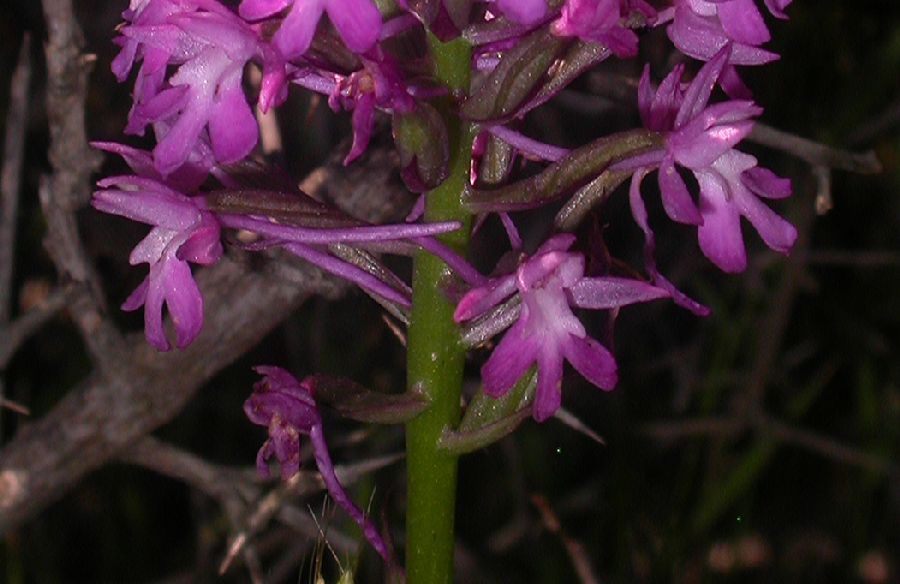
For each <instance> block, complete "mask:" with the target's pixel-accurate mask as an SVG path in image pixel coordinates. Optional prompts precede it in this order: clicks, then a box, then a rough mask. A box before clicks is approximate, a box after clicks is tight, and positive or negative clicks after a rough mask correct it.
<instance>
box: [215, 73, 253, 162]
mask: <svg viewBox="0 0 900 584" xmlns="http://www.w3.org/2000/svg"><path fill="white" fill-rule="evenodd" d="M241 72H242V67H240V66H237V65H235V66H233V67H232V69H231V71H230V72H229V73H227V74H226V75H224V76H223V77H222V78H221V79H220V80H219V88H218V91H217V92H216V95H215V97H214V98H213V100H212V104H211V106H210V108H209V139H210V142H211V143H212V149H213V153H214V154H215V156H216V160H217V161H218V162H220V163H223V164H230V163H232V162H237V161H239V160H241V159H242V158H244V157H245V156H247V155H248V154H250V151H251V150H253V147H254V146H256V142H257V139H258V135H259V131H258V128H257V125H256V118H255V117H254V116H253V112H252V111H251V110H250V106H249V105H247V99H246V98H245V97H244V91H243V88H242V87H241Z"/></svg>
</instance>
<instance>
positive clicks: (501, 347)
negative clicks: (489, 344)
mask: <svg viewBox="0 0 900 584" xmlns="http://www.w3.org/2000/svg"><path fill="white" fill-rule="evenodd" d="M523 318H525V317H520V318H519V321H518V322H516V324H514V325H513V326H512V328H510V329H509V330H508V331H507V332H506V335H504V337H503V339H501V340H500V343H499V344H498V345H497V347H496V348H495V349H494V352H493V353H491V356H490V358H489V359H488V360H487V361H486V362H485V364H484V365H483V366H482V367H481V381H482V383H483V384H484V392H485V393H486V394H488V395H490V396H493V397H500V396H502V395H504V394H506V392H507V391H509V389H510V388H511V387H512V386H513V385H515V384H516V382H517V381H519V379H521V378H522V376H523V375H525V373H526V372H527V371H528V368H529V367H531V365H532V364H533V363H534V361H535V358H536V356H537V351H538V349H539V347H538V344H537V341H536V339H535V338H534V337H526V336H525V333H526V332H527V328H526V324H525V321H524V320H523Z"/></svg>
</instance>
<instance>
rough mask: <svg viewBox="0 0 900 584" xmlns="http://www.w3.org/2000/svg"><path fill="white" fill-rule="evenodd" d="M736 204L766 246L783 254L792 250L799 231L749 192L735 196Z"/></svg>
mask: <svg viewBox="0 0 900 584" xmlns="http://www.w3.org/2000/svg"><path fill="white" fill-rule="evenodd" d="M735 190H738V189H735ZM741 190H743V189H741ZM735 203H736V205H737V206H738V208H739V209H740V212H741V214H742V215H743V216H744V217H746V218H747V219H748V220H749V221H750V223H751V224H752V225H753V227H755V228H756V231H757V232H759V235H760V237H762V239H763V241H765V242H766V245H768V246H769V247H770V248H772V249H774V250H775V251H777V252H781V253H788V252H789V251H790V250H791V248H792V247H793V246H794V242H795V241H797V229H796V228H795V227H794V226H793V225H791V224H790V223H788V222H787V221H785V220H784V219H783V218H781V217H780V216H779V215H778V214H777V213H775V211H773V210H772V209H770V208H769V207H767V206H766V205H765V203H763V202H762V201H760V200H759V199H757V198H756V197H754V196H753V195H752V194H751V193H750V192H748V191H744V192H741V193H738V194H735Z"/></svg>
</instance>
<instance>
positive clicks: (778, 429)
mask: <svg viewBox="0 0 900 584" xmlns="http://www.w3.org/2000/svg"><path fill="white" fill-rule="evenodd" d="M749 430H755V431H757V432H759V433H760V434H761V435H764V436H765V435H768V436H772V437H774V438H776V439H778V440H779V441H781V442H783V443H784V444H788V445H791V446H796V447H798V448H801V449H803V450H807V451H810V452H813V453H815V454H818V455H819V456H822V457H824V458H826V459H828V460H831V461H834V462H839V463H842V464H846V465H849V466H856V467H859V468H863V469H866V470H870V471H873V472H876V473H879V474H887V475H889V476H892V477H895V476H898V473H900V467H898V466H897V465H896V464H895V463H893V462H891V461H890V460H888V459H886V458H883V457H881V456H878V455H875V454H870V453H868V452H865V451H863V450H860V449H858V448H854V447H852V446H847V445H846V444H842V443H841V442H839V441H837V440H835V439H834V438H831V437H829V436H824V435H822V434H818V433H816V432H813V431H811V430H805V429H802V428H797V427H794V426H791V425H790V424H788V423H787V422H784V421H781V420H778V419H776V418H774V417H772V416H768V415H759V416H753V417H749V418H748V417H729V418H717V417H711V418H694V419H689V420H672V421H669V422H653V423H650V424H645V425H644V426H642V427H641V429H640V432H641V433H642V434H644V435H645V436H648V437H650V438H653V439H655V440H660V441H665V442H670V441H674V440H679V439H684V438H694V437H704V436H715V437H728V438H735V437H737V436H739V435H741V434H743V433H744V432H747V431H749Z"/></svg>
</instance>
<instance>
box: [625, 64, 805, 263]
mask: <svg viewBox="0 0 900 584" xmlns="http://www.w3.org/2000/svg"><path fill="white" fill-rule="evenodd" d="M728 51H729V49H728V47H726V48H724V49H722V50H721V51H720V52H719V53H718V54H717V55H716V56H715V57H713V59H711V60H710V61H709V62H708V63H707V64H706V65H704V66H703V68H702V69H701V70H700V72H699V73H698V74H697V76H696V77H695V78H694V80H693V81H692V82H691V84H690V85H689V86H688V87H687V88H686V89H685V88H683V87H682V85H681V77H682V75H683V73H684V69H683V68H682V67H676V69H675V70H674V71H672V73H670V74H669V75H668V76H667V77H666V78H665V79H664V80H663V82H662V83H661V84H660V87H659V89H658V90H657V91H656V93H654V92H653V89H652V88H651V86H650V74H649V70H648V69H646V68H645V70H644V75H643V77H642V78H641V82H640V87H639V93H638V101H639V105H640V111H641V117H642V118H643V120H644V124H645V125H646V126H647V127H648V128H649V129H652V130H656V131H659V132H664V133H666V140H665V145H666V147H665V150H664V151H656V152H652V153H649V154H647V155H645V158H644V160H643V161H641V160H633V161H626V162H625V163H624V165H623V166H631V167H636V166H640V167H643V168H645V169H648V168H652V167H654V166H657V165H658V166H659V188H660V191H661V194H662V201H663V207H664V209H665V211H666V213H667V214H668V215H669V217H670V218H671V219H672V220H674V221H678V222H681V223H687V224H693V225H697V226H698V238H699V242H700V249H701V250H702V251H703V253H704V255H706V257H707V258H709V259H710V260H711V261H712V262H713V263H714V264H716V265H717V266H718V267H719V268H721V269H722V270H724V271H726V272H741V271H743V270H744V269H745V268H746V265H747V257H746V251H745V248H744V242H743V237H742V235H741V226H740V218H741V217H742V216H743V217H746V218H747V220H749V221H750V223H751V225H753V227H754V228H756V230H757V232H758V233H759V234H760V236H761V237H762V239H763V241H765V243H766V245H768V246H769V247H770V248H772V249H773V250H775V251H778V252H781V253H787V252H788V251H790V249H791V247H792V246H793V244H794V241H795V240H796V239H797V230H796V229H795V228H794V226H793V225H791V224H790V223H788V222H787V221H785V220H784V219H782V218H781V217H779V216H778V215H776V214H775V213H774V212H773V211H772V210H771V209H769V207H767V206H766V205H764V204H763V203H762V202H761V201H760V200H759V198H758V197H763V198H769V199H781V198H785V197H788V196H790V194H791V185H790V181H788V180H786V179H782V178H779V177H777V176H775V174H773V173H772V172H771V171H768V170H766V169H762V168H758V167H757V160H756V158H754V157H753V156H750V155H748V154H744V153H741V152H739V151H737V150H734V146H735V145H737V143H738V142H740V141H741V140H742V139H743V138H744V137H745V136H746V135H747V134H749V133H750V130H751V129H752V127H753V122H752V118H753V117H755V116H757V115H759V114H760V113H762V110H761V109H760V108H759V107H757V106H756V105H755V104H754V103H753V102H751V101H740V100H731V101H727V102H723V103H717V104H714V105H708V102H709V98H710V95H711V93H712V90H713V88H714V87H715V85H716V82H717V80H718V78H719V75H720V74H721V73H722V70H723V68H724V67H725V66H726V64H727V62H728V54H729V53H728ZM676 165H677V166H682V167H684V168H686V169H688V170H690V171H691V172H692V173H693V174H694V177H695V178H696V179H697V182H698V183H699V185H700V197H699V203H700V204H699V208H698V206H697V205H695V204H694V201H693V199H692V197H691V195H690V193H689V191H688V188H687V185H686V184H685V182H684V180H683V179H682V178H681V175H679V173H678V170H677V168H676ZM635 176H636V181H637V184H636V186H634V187H633V188H635V189H639V188H640V179H641V178H642V177H643V173H640V174H637V175H635ZM636 218H637V217H636Z"/></svg>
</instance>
